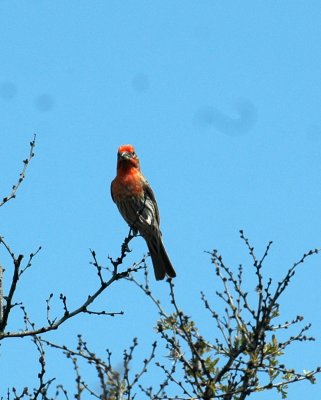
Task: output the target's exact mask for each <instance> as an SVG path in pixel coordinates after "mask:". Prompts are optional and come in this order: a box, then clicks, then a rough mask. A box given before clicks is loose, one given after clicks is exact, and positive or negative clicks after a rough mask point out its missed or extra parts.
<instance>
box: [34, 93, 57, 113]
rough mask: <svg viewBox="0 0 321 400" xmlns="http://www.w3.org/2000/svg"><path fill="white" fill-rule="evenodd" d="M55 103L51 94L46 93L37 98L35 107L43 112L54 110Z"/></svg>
mask: <svg viewBox="0 0 321 400" xmlns="http://www.w3.org/2000/svg"><path fill="white" fill-rule="evenodd" d="M54 103H55V102H54V99H53V97H52V96H51V95H50V94H46V93H44V94H41V95H39V96H37V97H36V98H35V106H36V108H37V109H38V110H39V111H41V112H46V111H50V110H52V109H53V107H54Z"/></svg>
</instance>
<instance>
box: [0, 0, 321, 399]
mask: <svg viewBox="0 0 321 400" xmlns="http://www.w3.org/2000/svg"><path fill="white" fill-rule="evenodd" d="M320 20H321V4H320V2H319V1H307V2H303V1H296V0H294V1H291V2H276V1H264V2H263V1H242V2H232V1H224V2H223V1H220V2H219V1H205V0H204V1H203V0H200V1H197V2H195V1H184V2H178V1H167V0H165V1H164V0H162V1H147V0H146V1H142V0H139V1H136V2H134V1H121V2H119V1H111V0H108V1H102V0H101V1H98V0H96V1H88V0H87V1H85V0H77V1H76V0H69V1H68V2H66V1H59V0H56V1H44V0H38V1H34V0H28V1H15V0H10V1H8V0H6V1H1V2H0V49H1V63H0V137H1V147H0V166H1V171H2V174H1V179H0V191H1V195H6V194H7V193H8V191H9V190H10V188H11V185H12V184H13V183H14V182H15V179H16V177H17V175H18V173H19V172H20V167H21V165H22V164H21V160H22V159H24V158H25V157H26V154H27V152H28V143H29V141H30V140H31V139H32V137H33V134H34V133H37V147H36V157H35V159H34V160H33V162H32V165H30V168H29V169H28V173H27V174H28V176H27V179H26V181H25V182H24V183H23V185H22V187H21V189H20V190H19V193H18V196H17V199H15V200H14V201H11V202H10V203H9V204H7V205H6V206H5V207H3V208H2V209H1V232H0V233H1V235H3V236H5V238H6V240H7V241H8V243H9V244H10V245H11V246H12V248H13V249H14V250H15V251H16V252H17V253H24V254H29V253H30V252H31V251H34V250H35V249H37V247H38V246H39V245H42V247H43V250H42V251H41V253H40V254H39V256H38V257H37V259H36V261H35V262H34V267H33V269H32V270H30V271H29V274H28V275H27V276H26V277H25V280H24V282H23V283H22V284H21V287H20V291H19V293H18V295H19V299H25V301H26V303H27V305H28V308H29V309H30V313H31V315H32V317H34V319H35V320H36V321H38V322H39V323H40V321H41V318H42V316H43V315H44V313H45V298H46V296H47V295H48V294H49V293H50V292H54V293H56V294H57V296H58V295H59V293H60V292H64V293H65V294H66V295H67V296H68V298H69V300H70V303H71V304H74V305H77V304H79V302H80V301H81V299H83V298H84V297H86V295H87V294H89V292H90V290H92V289H93V288H94V287H95V285H96V284H97V283H98V282H96V276H95V274H94V273H93V271H91V270H90V267H89V265H88V262H89V260H90V253H89V250H88V249H89V248H93V249H95V250H96V252H97V254H98V257H99V259H100V260H102V261H103V262H105V263H106V262H107V255H112V256H114V257H115V256H117V255H118V253H119V247H120V244H121V242H122V239H123V238H124V236H125V235H126V234H127V231H128V229H127V226H126V224H125V223H124V221H123V220H122V218H121V217H120V216H119V214H118V211H117V209H116V207H115V205H114V204H113V202H112V201H111V199H110V196H109V185H110V181H111V180H112V179H113V178H114V175H115V168H116V151H117V147H118V146H119V145H120V144H124V143H132V144H133V145H134V146H135V147H136V150H137V153H138V154H139V156H140V159H141V166H142V169H143V172H144V174H145V175H146V177H147V178H148V180H149V181H150V183H151V185H152V186H153V189H154V191H155V194H156V197H157V200H158V204H159V208H160V212H161V222H162V231H163V235H164V241H165V244H166V247H167V249H168V252H169V254H170V256H171V258H172V261H173V264H174V265H175V268H176V270H177V275H178V277H177V279H176V289H177V297H178V300H179V302H180V304H181V305H182V306H183V307H185V309H186V312H187V313H188V314H190V315H192V316H194V317H195V318H196V319H197V318H198V319H199V320H200V323H201V324H203V325H204V329H207V330H208V332H211V334H213V335H214V336H213V337H215V328H214V326H213V328H209V326H207V324H208V319H206V318H205V316H206V314H205V313H204V311H203V309H202V305H201V301H200V300H199V292H200V290H203V291H205V292H206V293H208V294H209V296H212V297H213V299H214V298H215V296H214V293H215V290H217V289H218V287H219V282H217V278H216V276H215V273H214V271H213V268H212V267H211V265H210V259H209V256H208V255H207V254H205V253H204V250H211V249H213V248H218V249H219V250H220V252H221V253H222V254H223V255H224V257H225V259H226V260H227V261H228V262H229V263H230V264H231V265H234V266H235V267H236V266H237V265H238V264H239V263H240V262H243V263H244V265H245V266H246V265H248V268H250V260H249V258H248V257H247V255H246V249H245V248H244V245H243V244H242V242H241V241H240V239H239V237H238V236H239V234H238V231H239V229H244V231H245V232H246V235H247V236H248V237H249V238H250V240H251V241H252V243H253V244H254V245H255V247H256V249H257V251H258V252H259V254H260V253H262V251H263V249H264V247H265V245H266V243H267V242H268V241H269V240H273V241H274V246H273V248H272V252H271V255H270V257H269V258H268V260H267V263H266V273H267V275H270V276H272V277H274V278H275V280H277V279H279V278H280V276H282V275H283V274H285V272H286V270H287V268H288V267H290V266H291V265H292V262H293V261H295V260H296V259H298V258H300V256H301V255H302V254H303V252H305V251H306V250H308V249H310V248H315V247H320V246H321V224H320V221H321V184H320V171H321V157H320V155H321V119H320V109H321V80H320V70H321V47H320V37H321V25H320ZM132 247H133V254H132V255H131V257H130V258H129V260H132V261H134V260H138V259H139V258H140V257H141V256H142V255H143V254H144V252H145V251H146V247H145V244H144V242H143V240H142V239H139V238H137V239H136V240H135V242H134V243H133V245H132ZM0 250H1V249H0ZM0 257H1V263H3V264H5V263H6V262H7V259H6V258H5V255H4V251H3V249H2V250H1V252H0ZM320 279H321V270H320V257H315V258H313V259H311V260H310V261H309V262H308V263H307V264H306V265H304V267H303V268H301V269H300V270H299V271H298V273H297V275H296V277H295V279H294V281H293V284H292V285H291V287H290V288H289V290H288V291H287V293H286V295H285V298H284V299H283V309H282V310H283V312H284V319H290V318H291V317H293V316H295V315H296V314H297V313H301V314H304V315H305V316H306V319H307V321H311V322H313V326H312V331H311V332H312V333H313V334H314V335H315V336H316V337H317V342H315V343H313V344H311V343H310V344H301V345H300V346H299V345H296V347H294V349H293V353H292V354H289V355H288V361H289V363H292V365H293V364H294V366H296V367H297V368H298V369H309V368H313V367H315V366H316V365H317V364H318V362H319V363H320V355H321V354H320V353H321V350H320V340H321V336H320V330H321V321H320V311H321V302H320V299H319V292H320V290H319V282H320ZM251 283H253V282H251V281H250V282H249V284H251ZM253 285H254V284H253ZM152 287H153V289H154V290H155V293H156V294H157V296H159V297H160V299H161V300H163V299H165V300H164V301H165V302H166V299H167V298H168V288H167V285H166V284H164V283H156V282H155V281H152ZM253 287H254V286H253ZM17 300H18V299H17ZM215 301H218V300H215ZM57 303H58V300H57ZM106 305H107V307H108V308H110V309H111V310H113V311H119V310H121V309H123V310H124V311H126V315H125V316H124V317H118V318H114V319H112V320H111V319H99V318H98V317H97V318H89V317H81V318H79V319H77V320H74V321H71V322H70V323H69V324H66V326H64V327H62V329H61V330H60V331H59V332H58V333H57V334H55V335H51V336H50V335H49V336H48V337H51V338H53V339H54V338H55V339H57V341H60V342H63V341H64V340H65V341H67V342H68V343H69V344H73V343H75V341H76V334H77V333H78V332H84V334H85V336H86V338H87V339H88V342H89V343H93V347H94V348H95V349H97V351H98V352H99V351H100V352H102V351H103V350H104V349H105V348H106V347H109V348H111V349H113V350H114V354H115V359H116V362H119V360H121V354H122V348H123V347H126V346H128V345H129V344H130V341H131V339H132V337H133V336H138V338H139V340H140V342H141V346H140V350H139V352H140V353H139V354H141V357H145V355H144V354H145V353H146V351H147V349H149V346H150V343H151V342H152V341H153V340H154V338H155V335H154V332H153V331H152V326H153V325H155V323H156V320H157V313H156V310H155V309H154V308H153V307H152V305H151V304H148V301H147V299H145V298H144V297H143V296H142V295H141V294H139V293H137V290H135V288H134V287H132V286H131V285H130V284H128V283H120V284H119V285H117V286H115V287H114V288H112V289H111V290H110V292H108V293H106V294H105V295H104V296H103V297H102V298H101V299H100V302H99V303H98V305H97V308H99V306H101V307H103V306H106ZM137 309H139V310H140V311H141V312H140V313H139V315H137ZM15 323H16V322H13V326H15ZM134 325H136V326H135V329H129V327H131V326H134ZM211 329H212V330H211ZM28 346H29V345H28V344H27V341H21V340H20V341H6V342H5V343H4V344H3V345H2V347H1V348H0V352H1V353H0V356H1V358H2V362H1V365H2V367H1V373H0V376H1V378H0V379H1V387H6V386H12V385H18V384H19V383H21V385H26V384H28V383H29V382H30V379H31V376H32V368H31V367H30V365H32V363H36V361H37V360H36V357H35V355H34V353H33V351H32V347H30V346H29V347H30V348H29V347H28ZM22 352H23V353H22ZM27 352H28V353H27ZM22 354H28V358H27V357H22ZM298 354H300V357H298ZM50 357H52V359H50V361H51V362H52V364H51V365H54V364H57V359H58V355H57V354H53V355H51V356H50ZM56 357H57V359H56ZM117 357H118V359H117ZM18 363H21V365H22V366H23V367H27V372H26V370H25V369H23V368H22V369H21V371H23V373H22V372H21V371H17V365H18ZM19 365H20V364H19ZM4 366H5V367H4ZM61 368H64V374H66V376H68V374H70V375H72V371H71V368H68V366H66V365H64V367H61ZM50 369H51V368H50V365H48V370H49V371H50ZM52 370H54V367H53V368H52ZM62 378H63V377H62ZM57 380H58V381H59V377H57ZM61 380H63V379H61ZM289 393H290V396H289V397H291V399H294V400H296V399H300V398H302V396H303V393H304V396H309V397H310V398H316V396H317V394H319V393H320V385H319V384H317V385H315V386H312V385H310V384H307V383H306V384H305V383H302V384H298V385H295V386H293V387H292V388H290V392H289ZM257 398H260V399H268V398H270V393H268V394H265V395H261V396H258V397H257Z"/></svg>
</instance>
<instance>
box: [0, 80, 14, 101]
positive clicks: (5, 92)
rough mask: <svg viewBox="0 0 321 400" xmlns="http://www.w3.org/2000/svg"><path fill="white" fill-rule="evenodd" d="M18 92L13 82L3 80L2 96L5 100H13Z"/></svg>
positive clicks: (0, 93) (1, 86)
mask: <svg viewBox="0 0 321 400" xmlns="http://www.w3.org/2000/svg"><path fill="white" fill-rule="evenodd" d="M16 94H17V87H16V85H15V84H14V83H12V82H3V83H2V84H1V85H0V96H1V97H2V98H3V99H5V100H11V99H12V98H13V97H15V95H16Z"/></svg>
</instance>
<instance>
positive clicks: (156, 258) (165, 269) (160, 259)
mask: <svg viewBox="0 0 321 400" xmlns="http://www.w3.org/2000/svg"><path fill="white" fill-rule="evenodd" d="M146 243H147V246H148V250H149V253H150V256H151V259H152V263H153V267H154V272H155V278H156V280H157V281H161V280H162V279H164V278H165V275H168V276H169V277H170V278H175V276H176V273H175V270H174V268H173V265H172V263H171V260H170V259H169V257H168V255H167V252H166V250H165V247H164V244H163V241H162V238H161V237H153V238H152V239H150V240H146Z"/></svg>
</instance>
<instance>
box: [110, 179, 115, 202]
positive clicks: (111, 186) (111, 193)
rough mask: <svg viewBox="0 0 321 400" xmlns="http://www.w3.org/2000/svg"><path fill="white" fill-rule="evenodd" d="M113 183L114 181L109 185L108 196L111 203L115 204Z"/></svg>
mask: <svg viewBox="0 0 321 400" xmlns="http://www.w3.org/2000/svg"><path fill="white" fill-rule="evenodd" d="M113 183H114V181H112V182H111V184H110V195H111V198H112V199H113V202H114V203H115V199H114V196H113Z"/></svg>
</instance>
